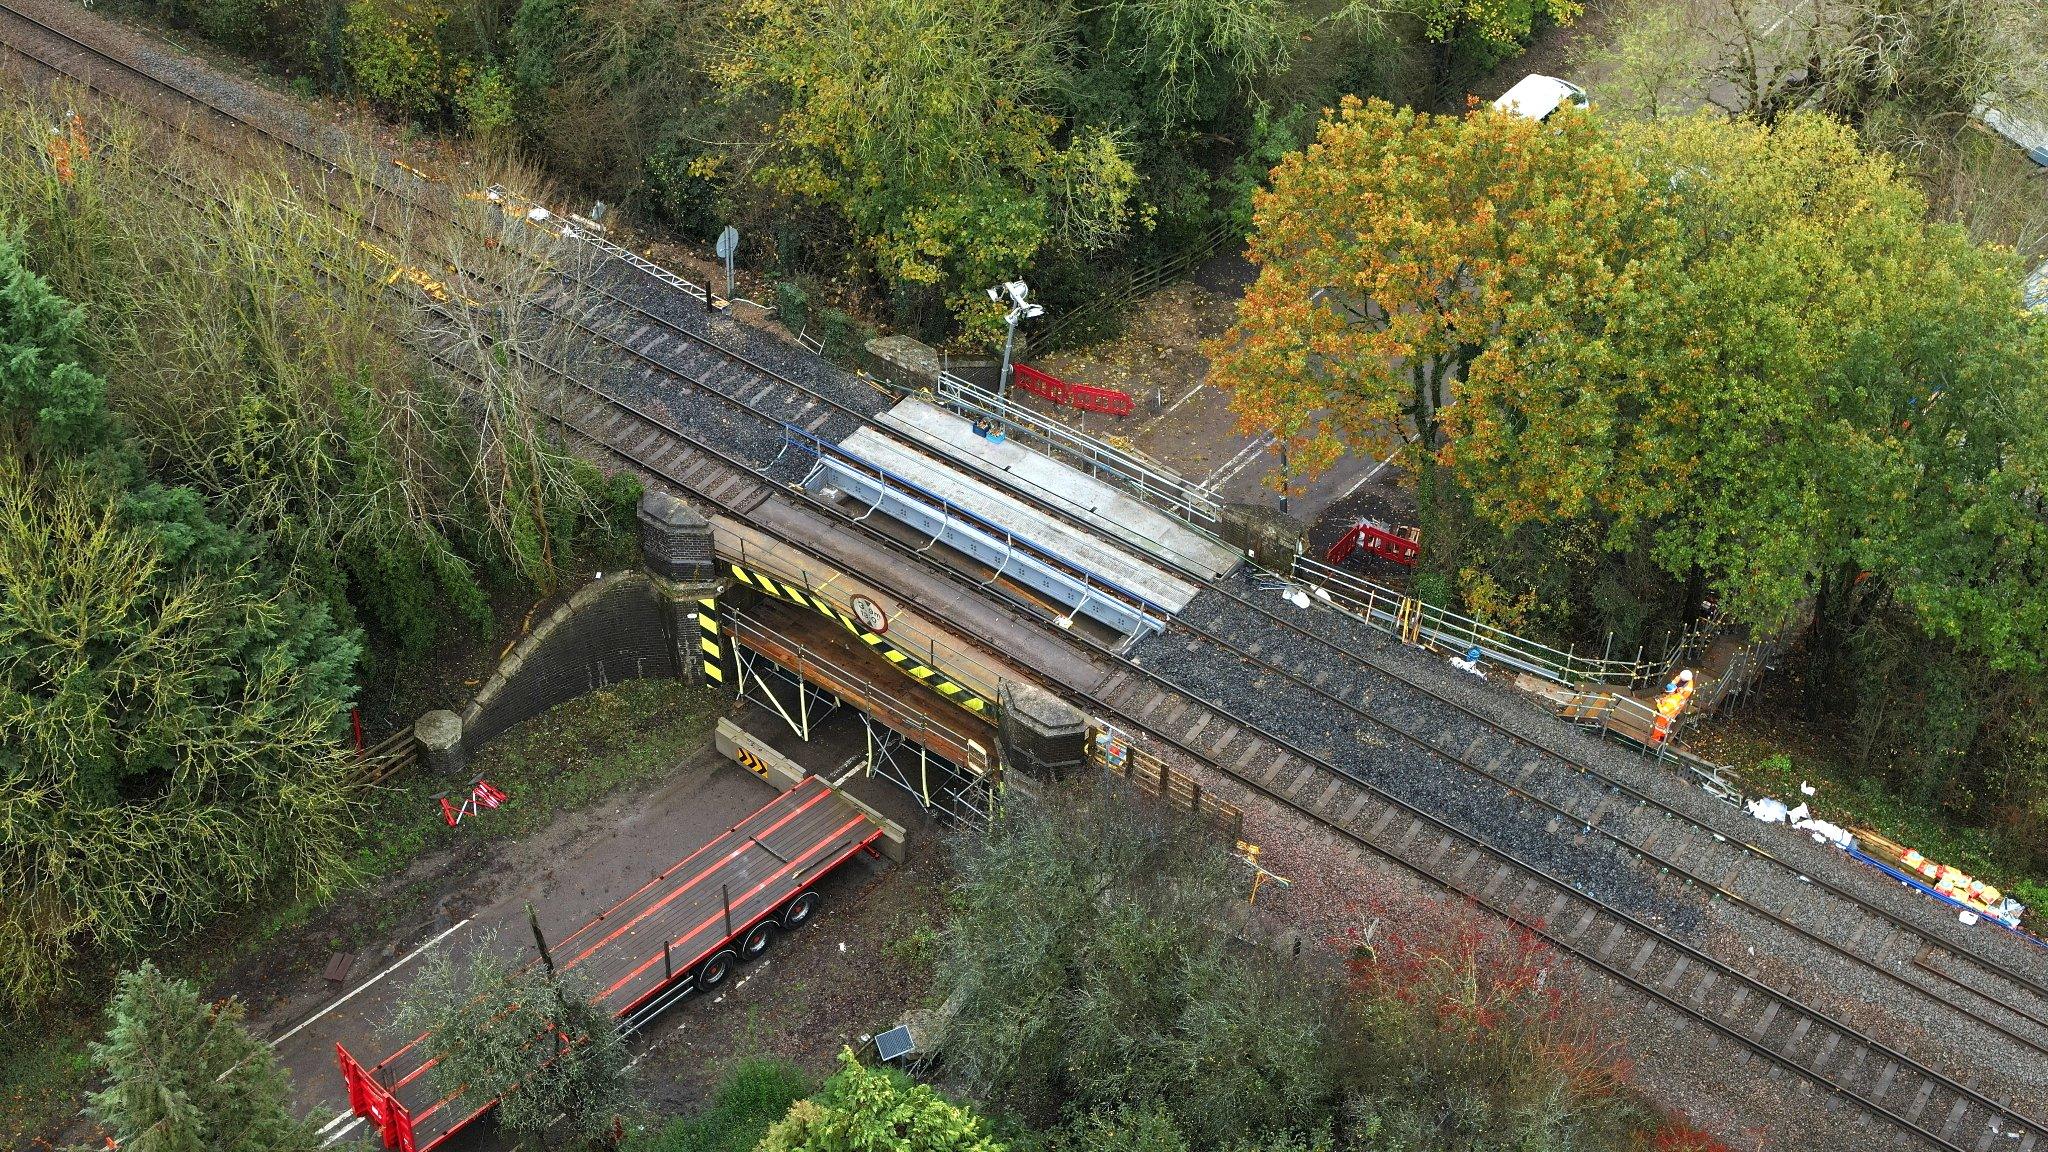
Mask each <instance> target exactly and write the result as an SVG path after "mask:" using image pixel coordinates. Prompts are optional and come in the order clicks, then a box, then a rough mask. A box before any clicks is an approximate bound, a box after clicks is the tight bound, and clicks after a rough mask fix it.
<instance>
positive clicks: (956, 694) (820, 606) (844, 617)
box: [728, 564, 995, 716]
mask: <svg viewBox="0 0 2048 1152" xmlns="http://www.w3.org/2000/svg"><path fill="white" fill-rule="evenodd" d="M728 567H730V568H731V569H732V574H733V578H734V579H736V580H738V581H739V582H740V583H742V584H744V585H746V586H747V587H749V588H752V589H754V590H755V591H757V592H760V593H762V594H763V595H766V596H770V597H773V598H774V599H777V600H785V601H788V602H789V603H791V604H795V605H797V606H798V607H800V608H808V609H810V610H811V611H813V612H816V613H817V614H819V615H820V616H823V617H825V618H826V619H828V620H832V621H835V622H837V623H838V624H839V626H840V627H842V628H844V629H846V630H847V631H848V632H851V633H853V634H854V635H855V636H858V637H860V639H861V643H863V644H866V645H867V646H868V647H870V648H873V649H874V650H875V651H876V652H878V653H880V654H881V656H882V658H883V659H885V660H887V661H888V662H889V663H891V664H894V665H895V666H896V667H897V669H898V670H899V671H901V672H902V673H903V674H904V675H905V676H908V677H910V678H911V679H913V680H915V681H917V682H918V683H920V684H922V685H924V686H925V687H927V688H930V689H931V690H932V691H934V692H937V693H938V694H939V695H941V696H944V697H945V698H946V699H948V700H951V701H952V702H953V703H955V704H958V705H959V706H960V707H962V708H965V709H967V710H968V711H969V712H972V713H974V714H975V715H977V716H990V715H993V714H994V711H995V708H994V706H993V705H992V704H991V703H990V702H989V701H988V700H986V699H984V698H983V697H982V696H981V695H980V694H978V693H976V692H975V691H974V690H972V689H970V688H968V687H967V686H966V685H964V684H960V683H958V682H957V681H955V680H954V679H953V678H952V677H950V676H948V675H946V673H945V672H944V671H942V670H940V669H938V668H934V667H932V666H931V665H930V664H927V663H926V662H925V661H924V659H923V658H922V657H919V656H915V655H912V654H911V653H909V652H906V651H904V650H903V649H901V648H898V647H897V646H896V645H895V644H894V643H892V642H890V640H889V639H888V638H887V637H885V636H882V635H881V634H879V633H876V632H871V631H869V630H868V629H867V628H866V626H864V625H862V624H861V622H860V621H859V620H857V619H855V618H854V617H853V615H852V614H851V613H850V612H847V611H846V610H845V609H842V608H840V607H839V606H838V605H837V604H834V603H832V602H831V601H829V600H827V599H825V598H824V597H822V596H816V595H813V594H811V593H809V592H806V591H804V590H803V589H801V588H798V587H796V586H795V585H793V584H785V583H783V582H781V581H779V580H776V579H775V578H774V577H772V576H767V575H763V574H762V573H760V572H754V571H750V570H748V569H746V568H742V567H740V566H739V565H737V564H731V565H728Z"/></svg>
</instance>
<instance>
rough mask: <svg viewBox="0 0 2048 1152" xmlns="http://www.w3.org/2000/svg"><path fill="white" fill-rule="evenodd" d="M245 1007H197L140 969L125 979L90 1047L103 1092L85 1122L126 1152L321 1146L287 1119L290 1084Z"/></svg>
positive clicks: (176, 986)
mask: <svg viewBox="0 0 2048 1152" xmlns="http://www.w3.org/2000/svg"><path fill="white" fill-rule="evenodd" d="M242 1017H243V1008H242V1003H241V1001H239V1000H237V999H234V998H233V997H230V998H228V999H227V1000H223V1001H217V1002H215V1003H212V1004H208V1003H204V1002H202V1001H201V1000H200V999H199V991H198V989H196V988H194V987H193V986H192V983H191V982H190V981H188V980H175V979H171V978H170V977H167V976H165V975H164V974H163V973H162V972H159V971H158V970H157V968H156V965H154V964H151V963H149V962H148V961H144V962H143V965H142V967H140V968H138V969H136V970H134V971H132V972H128V973H125V974H123V975H122V977H121V982H120V988H119V991H118V992H117V993H116V994H115V996H114V1000H113V1003H111V1004H109V1005H108V1006H107V1018H108V1022H109V1025H108V1028H107V1036H106V1039H105V1040H104V1041H101V1042H99V1043H96V1044H94V1045H93V1046H92V1058H93V1061H94V1062H95V1063H96V1064H98V1065H99V1067H100V1069H101V1070H102V1071H103V1072H105V1074H106V1077H107V1087H106V1088H105V1089H104V1090H103V1091H99V1092H95V1093H93V1094H92V1095H91V1096H90V1097H89V1098H88V1099H89V1104H88V1107H87V1112H88V1114H89V1115H90V1116H91V1117H92V1118H93V1119H94V1120H96V1121H98V1122H99V1123H100V1124H102V1125H104V1126H105V1127H106V1128H107V1129H108V1131H109V1132H110V1133H111V1134H112V1135H113V1137H114V1139H116V1140H118V1141H120V1142H121V1146H122V1148H124V1149H126V1152H312V1149H314V1148H317V1147H318V1146H319V1143H320V1141H319V1137H318V1136H317V1135H316V1134H315V1133H314V1131H313V1128H312V1126H311V1125H310V1124H307V1123H304V1122H302V1121H299V1120H296V1119H294V1118H293V1117H292V1114H291V1111H290V1105H291V1093H292V1089H291V1081H290V1079H289V1078H288V1077H287V1076H286V1075H285V1072H284V1069H283V1068H281V1067H279V1065H278V1063H277V1056H276V1055H275V1054H274V1053H272V1052H271V1050H270V1048H269V1046H268V1045H266V1044H264V1043H263V1042H262V1041H260V1040H258V1039H256V1038H255V1037H254V1036H251V1035H250V1034H249V1030H248V1029H247V1028H246V1027H244V1026H243V1024H242Z"/></svg>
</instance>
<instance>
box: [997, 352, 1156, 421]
mask: <svg viewBox="0 0 2048 1152" xmlns="http://www.w3.org/2000/svg"><path fill="white" fill-rule="evenodd" d="M1010 372H1011V377H1010V378H1011V379H1013V380H1015V381H1016V382H1017V387H1019V388H1022V389H1024V390H1025V391H1026V392H1029V393H1031V394H1032V395H1034V396H1043V397H1044V398H1046V399H1047V400H1050V401H1052V402H1053V403H1055V404H1062V405H1065V406H1066V407H1068V408H1079V409H1080V410H1081V411H1083V412H1100V413H1103V414H1104V415H1106V416H1129V415H1130V414H1131V413H1132V412H1133V411H1134V410H1135V409H1136V405H1135V404H1134V403H1133V402H1132V401H1131V394H1130V393H1129V392H1119V391H1117V390H1116V389H1114V388H1097V387H1096V386H1095V385H1093V384H1069V383H1067V382H1066V381H1065V380H1062V379H1060V378H1059V377H1057V376H1052V375H1049V374H1047V373H1044V372H1040V371H1039V370H1038V369H1036V368H1033V367H1032V366H1031V365H1029V364H1013V365H1011V366H1010Z"/></svg>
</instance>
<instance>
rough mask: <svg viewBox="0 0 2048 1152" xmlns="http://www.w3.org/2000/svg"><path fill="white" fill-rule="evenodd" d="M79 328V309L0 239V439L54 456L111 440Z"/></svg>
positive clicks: (102, 389)
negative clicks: (0, 424)
mask: <svg viewBox="0 0 2048 1152" xmlns="http://www.w3.org/2000/svg"><path fill="white" fill-rule="evenodd" d="M84 322H85V311H84V310H83V309H81V308H79V307H78V306H77V305H75V304H72V303H71V302H70V301H68V300H65V299H64V298H63V297H61V296H59V295H57V294H56V293H55V292H54V291H52V290H51V288H50V285H49V283H48V282H47V281H45V280H44V279H43V278H42V277H40V276H38V275H36V274H35V273H34V272H31V271H30V270H29V269H28V268H27V266H26V265H24V264H23V263H22V249H21V244H20V242H19V241H18V240H15V239H13V238H11V237H4V236H0V420H4V421H6V424H5V431H4V432H0V436H4V437H5V438H6V439H7V440H8V441H11V442H12V443H13V444H15V445H18V446H21V447H24V448H30V449H35V450H38V451H51V452H62V453H76V452H82V451H87V450H90V449H93V448H97V447H100V446H101V445H103V444H105V443H107V442H108V440H109V439H110V438H111V436H112V435H113V429H112V425H111V422H110V421H109V419H108V415H107V386H106V382H105V381H103V380H101V379H100V378H99V377H98V376H96V375H94V374H93V373H92V372H90V371H88V370H87V369H86V368H85V366H84V364H83V363H82V360H83V358H84V351H83V349H82V348H81V347H80V341H79V337H80V327H81V326H82V325H83V324H84Z"/></svg>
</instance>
